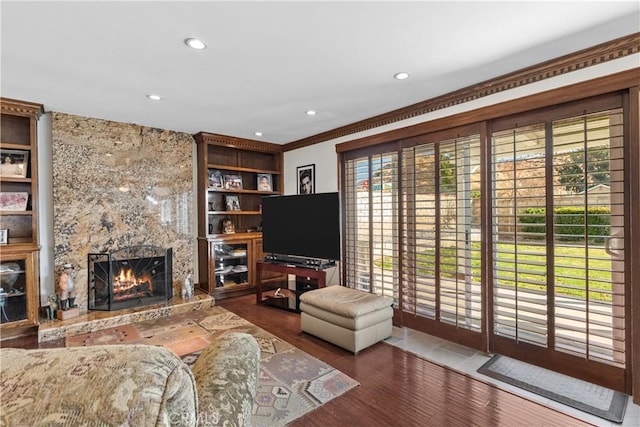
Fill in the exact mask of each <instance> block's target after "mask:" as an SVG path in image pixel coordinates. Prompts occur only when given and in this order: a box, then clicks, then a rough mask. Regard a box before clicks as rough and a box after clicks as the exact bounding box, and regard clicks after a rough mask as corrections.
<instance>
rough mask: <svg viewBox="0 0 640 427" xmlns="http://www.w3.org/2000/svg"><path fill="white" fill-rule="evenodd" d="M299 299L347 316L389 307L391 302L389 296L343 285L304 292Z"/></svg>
mask: <svg viewBox="0 0 640 427" xmlns="http://www.w3.org/2000/svg"><path fill="white" fill-rule="evenodd" d="M300 301H302V302H304V303H305V304H308V305H312V306H315V307H318V308H321V309H323V310H325V311H329V312H331V313H335V314H338V315H340V316H344V317H349V318H355V317H358V316H360V315H362V314H366V313H371V312H373V311H376V310H380V309H383V308H386V307H390V306H391V305H392V304H393V300H392V299H391V298H387V297H383V296H379V295H376V294H371V293H368V292H364V291H359V290H356V289H351V288H347V287H344V286H328V287H326V288H320V289H315V290H313V291H309V292H305V293H304V294H302V295H301V296H300Z"/></svg>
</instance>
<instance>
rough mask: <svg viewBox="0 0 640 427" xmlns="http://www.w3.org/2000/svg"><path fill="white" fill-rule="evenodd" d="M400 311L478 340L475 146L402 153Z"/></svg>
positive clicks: (475, 141) (476, 142) (468, 140)
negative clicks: (468, 333)
mask: <svg viewBox="0 0 640 427" xmlns="http://www.w3.org/2000/svg"><path fill="white" fill-rule="evenodd" d="M402 160H403V186H402V187H403V199H402V200H403V210H402V215H403V225H404V228H403V250H402V254H403V281H402V284H403V311H404V312H405V313H408V314H411V315H414V316H420V317H424V318H428V319H433V320H437V321H439V322H442V323H445V324H449V325H451V326H454V327H455V328H463V329H469V330H474V331H477V332H480V331H481V330H482V324H481V318H482V305H481V299H482V298H481V297H482V286H481V262H480V261H481V251H480V203H479V202H480V198H479V196H480V190H481V189H480V179H481V174H480V172H481V170H480V138H479V136H478V135H473V136H469V137H463V138H460V137H458V138H455V139H449V140H442V141H439V142H438V143H430V144H424V145H419V146H414V147H408V148H405V149H404V150H403V153H402Z"/></svg>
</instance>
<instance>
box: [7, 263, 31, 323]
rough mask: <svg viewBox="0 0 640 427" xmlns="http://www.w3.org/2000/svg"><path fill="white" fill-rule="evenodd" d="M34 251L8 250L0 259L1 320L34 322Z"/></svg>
mask: <svg viewBox="0 0 640 427" xmlns="http://www.w3.org/2000/svg"><path fill="white" fill-rule="evenodd" d="M34 269H35V265H34V255H33V253H17V254H10V253H9V254H8V253H6V252H3V254H2V260H1V261H0V324H2V325H3V326H4V325H5V324H6V325H8V324H12V325H14V324H15V325H23V324H24V325H26V324H37V321H38V313H37V294H36V291H35V289H34V285H33V283H34V271H35V270H34Z"/></svg>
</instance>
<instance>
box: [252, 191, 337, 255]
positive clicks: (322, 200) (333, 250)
mask: <svg viewBox="0 0 640 427" xmlns="http://www.w3.org/2000/svg"><path fill="white" fill-rule="evenodd" d="M262 248H263V250H264V252H265V253H267V254H278V255H289V256H298V257H305V258H316V259H327V260H332V261H338V260H340V206H339V198H338V193H317V194H303V195H293V196H268V197H263V198H262Z"/></svg>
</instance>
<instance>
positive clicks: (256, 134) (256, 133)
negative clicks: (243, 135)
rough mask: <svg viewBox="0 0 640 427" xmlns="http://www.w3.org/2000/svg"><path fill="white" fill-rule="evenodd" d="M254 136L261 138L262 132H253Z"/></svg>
mask: <svg viewBox="0 0 640 427" xmlns="http://www.w3.org/2000/svg"><path fill="white" fill-rule="evenodd" d="M253 134H254V135H255V136H262V132H260V131H258V132H254V133H253Z"/></svg>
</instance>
